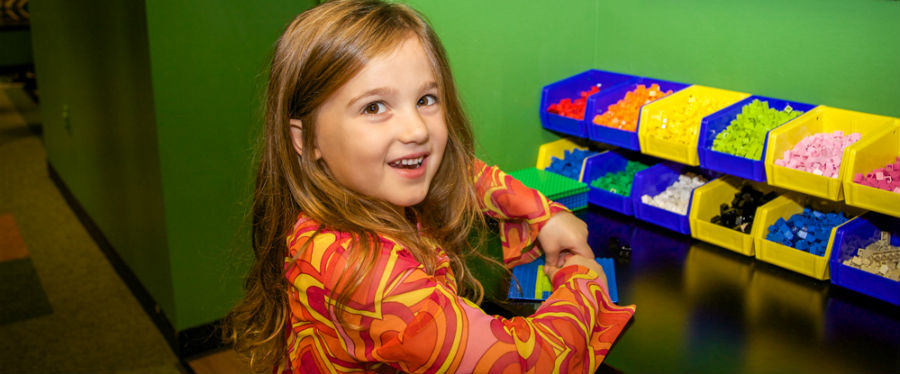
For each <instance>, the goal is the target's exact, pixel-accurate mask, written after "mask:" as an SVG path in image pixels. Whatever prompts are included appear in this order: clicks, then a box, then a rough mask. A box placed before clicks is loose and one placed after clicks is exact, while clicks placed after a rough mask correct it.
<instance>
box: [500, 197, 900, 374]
mask: <svg viewBox="0 0 900 374" xmlns="http://www.w3.org/2000/svg"><path fill="white" fill-rule="evenodd" d="M577 214H578V215H579V216H580V217H581V218H582V219H584V220H585V221H586V222H587V223H588V225H589V227H590V237H589V239H588V240H589V243H590V244H591V246H592V247H593V248H594V251H595V253H596V255H597V256H598V257H612V258H614V259H615V262H616V279H617V282H618V292H619V303H620V304H636V305H637V312H636V313H635V316H634V319H633V320H632V322H631V324H630V325H629V326H628V327H627V328H626V330H625V331H624V333H623V334H622V336H621V337H620V338H619V340H618V341H617V342H616V344H615V346H614V347H613V349H612V350H611V351H610V354H609V355H608V356H607V358H606V364H607V365H609V366H611V367H612V368H614V369H615V370H619V371H623V372H626V373H630V372H716V373H725V372H727V373H734V372H750V373H768V372H775V373H835V372H841V373H861V372H889V373H900V308H898V307H896V306H894V305H892V304H888V303H885V302H883V301H880V300H877V299H873V298H871V297H868V296H865V295H862V294H858V293H856V292H854V291H850V290H846V289H844V288H841V287H838V286H832V285H831V284H830V283H829V282H828V281H818V280H815V279H812V278H809V277H806V276H804V275H800V274H797V273H794V272H792V271H790V270H786V269H782V268H780V267H777V266H774V265H770V264H768V263H765V262H762V261H758V260H756V259H754V258H752V257H746V256H743V255H741V254H738V253H735V252H732V251H730V250H727V249H724V248H720V247H716V246H714V245H711V244H708V243H704V242H701V241H698V240H695V239H691V238H690V237H689V236H685V235H681V234H677V233H674V232H671V231H668V230H665V229H662V228H659V227H657V226H654V225H652V224H649V223H645V222H642V221H637V220H635V219H634V218H632V217H626V216H622V215H619V214H617V213H614V212H610V211H606V210H603V209H600V208H594V207H591V208H589V209H587V210H583V211H581V212H578V213H577ZM611 238H614V239H615V240H617V241H619V242H622V243H626V244H629V245H630V246H631V251H630V255H629V254H628V253H627V252H622V251H618V250H613V249H611V248H610V246H609V243H610V240H611ZM502 307H503V308H504V309H505V310H507V311H513V312H514V313H517V314H525V313H527V311H528V309H529V308H531V310H533V308H534V304H531V305H515V304H513V305H509V304H506V305H504V306H502ZM603 369H604V368H603V367H601V370H603Z"/></svg>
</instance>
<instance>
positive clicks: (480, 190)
mask: <svg viewBox="0 0 900 374" xmlns="http://www.w3.org/2000/svg"><path fill="white" fill-rule="evenodd" d="M473 175H474V180H475V190H476V193H477V194H478V196H480V197H481V199H480V200H479V202H480V204H481V208H482V211H483V212H484V214H486V215H488V216H490V217H492V218H495V219H497V220H498V221H499V223H500V241H501V243H502V245H503V259H504V262H505V263H506V265H507V266H508V267H513V266H516V265H519V264H523V263H528V262H531V261H532V260H534V259H535V258H538V257H540V256H541V251H540V248H539V247H538V246H532V244H534V243H535V240H537V239H538V233H540V231H541V229H542V228H543V227H544V225H545V224H546V223H547V221H549V220H550V218H551V217H553V216H554V215H555V214H557V213H560V212H569V210H568V209H567V208H566V207H565V206H563V205H562V204H559V203H556V202H553V201H550V200H549V199H547V198H546V197H544V195H543V194H541V193H540V192H539V191H537V190H535V189H532V188H528V187H526V186H525V185H523V184H522V183H521V182H519V181H518V180H516V179H514V178H513V177H511V176H509V175H508V174H506V173H504V172H503V171H501V170H500V169H499V168H497V167H496V166H488V165H487V164H485V163H484V162H482V161H481V160H478V159H476V160H475V173H473Z"/></svg>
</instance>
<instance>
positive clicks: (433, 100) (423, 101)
mask: <svg viewBox="0 0 900 374" xmlns="http://www.w3.org/2000/svg"><path fill="white" fill-rule="evenodd" d="M434 104H437V97H435V96H434V95H425V96H422V97H421V98H419V101H418V102H416V105H418V106H430V105H434Z"/></svg>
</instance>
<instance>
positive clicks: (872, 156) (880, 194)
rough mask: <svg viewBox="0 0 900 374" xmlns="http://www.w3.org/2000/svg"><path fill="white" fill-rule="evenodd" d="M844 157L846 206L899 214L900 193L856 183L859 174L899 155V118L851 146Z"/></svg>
mask: <svg viewBox="0 0 900 374" xmlns="http://www.w3.org/2000/svg"><path fill="white" fill-rule="evenodd" d="M848 150H849V153H848V154H847V155H846V156H845V159H844V162H846V163H847V170H846V171H847V173H846V175H844V179H843V187H844V199H845V200H846V203H847V205H852V206H856V207H860V208H865V209H868V210H871V211H875V212H878V213H884V214H887V215H890V216H894V217H900V194H898V193H895V192H892V191H885V190H882V189H878V188H874V187H869V186H865V185H861V184H858V183H853V177H854V176H855V175H856V174H865V173H868V172H871V171H872V170H875V169H880V168H883V167H884V166H885V165H887V164H890V163H893V162H895V161H896V160H897V157H898V156H900V119H895V120H894V123H893V124H892V125H891V126H887V127H885V128H884V129H883V130H879V131H878V132H876V133H873V134H872V136H870V137H869V138H868V139H864V140H860V141H858V142H857V143H856V144H854V145H852V146H850V147H849V149H848Z"/></svg>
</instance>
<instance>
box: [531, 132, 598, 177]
mask: <svg viewBox="0 0 900 374" xmlns="http://www.w3.org/2000/svg"><path fill="white" fill-rule="evenodd" d="M573 149H581V150H584V151H588V150H590V149H589V148H588V147H585V146H583V145H579V144H578V143H575V141H573V140H572V139H570V138H562V139H559V140H554V141H552V142H549V143H544V144H541V146H540V147H539V148H538V156H537V163H536V164H535V167H536V168H537V169H538V170H544V169H546V168H547V167H548V166H550V163H551V162H552V160H553V157H556V158H558V159H562V158H563V157H565V154H566V151H571V150H573ZM597 152H598V154H599V153H602V152H604V151H597ZM593 156H596V155H593ZM593 156H589V157H585V159H584V160H583V161H582V162H581V172H580V173H579V174H578V175H579V176H578V181H579V182H582V179H584V166H585V164H586V163H587V159H588V158H590V157H593Z"/></svg>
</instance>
